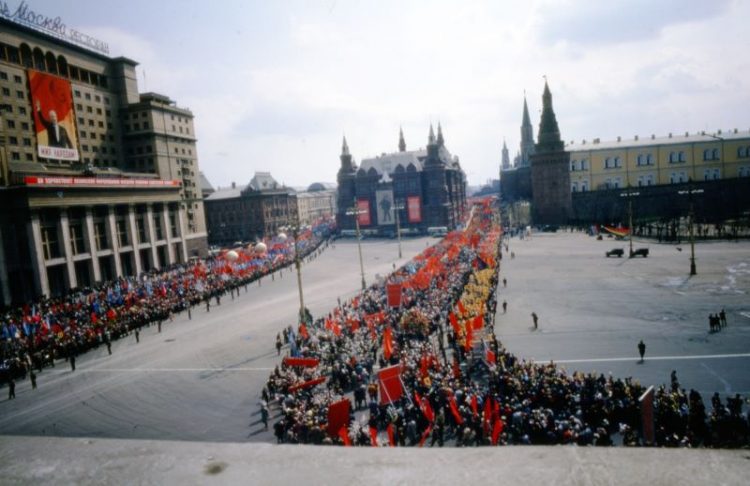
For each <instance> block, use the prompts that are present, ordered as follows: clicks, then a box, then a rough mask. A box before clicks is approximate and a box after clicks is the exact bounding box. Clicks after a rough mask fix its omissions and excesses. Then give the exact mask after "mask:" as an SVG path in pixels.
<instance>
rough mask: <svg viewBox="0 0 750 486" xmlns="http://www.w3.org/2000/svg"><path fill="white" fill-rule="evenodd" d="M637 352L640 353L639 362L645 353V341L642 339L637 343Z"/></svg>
mask: <svg viewBox="0 0 750 486" xmlns="http://www.w3.org/2000/svg"><path fill="white" fill-rule="evenodd" d="M638 354H640V355H641V363H643V356H644V355H645V354H646V343H644V342H643V339H641V342H639V343H638Z"/></svg>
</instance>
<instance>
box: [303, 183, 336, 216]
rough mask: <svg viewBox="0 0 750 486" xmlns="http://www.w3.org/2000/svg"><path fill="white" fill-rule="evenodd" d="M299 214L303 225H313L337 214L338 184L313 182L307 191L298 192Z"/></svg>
mask: <svg viewBox="0 0 750 486" xmlns="http://www.w3.org/2000/svg"><path fill="white" fill-rule="evenodd" d="M296 196H297V213H298V214H299V222H300V224H302V225H312V224H313V223H315V222H316V221H318V220H320V219H321V218H332V217H334V216H335V214H336V184H331V183H327V182H313V183H312V184H310V185H309V186H308V187H307V189H306V190H304V191H297V195H296Z"/></svg>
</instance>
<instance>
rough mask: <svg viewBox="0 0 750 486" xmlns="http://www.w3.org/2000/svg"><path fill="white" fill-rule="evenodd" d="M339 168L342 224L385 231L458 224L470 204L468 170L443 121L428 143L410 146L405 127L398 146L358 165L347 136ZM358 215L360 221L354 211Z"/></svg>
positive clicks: (379, 232) (418, 230)
mask: <svg viewBox="0 0 750 486" xmlns="http://www.w3.org/2000/svg"><path fill="white" fill-rule="evenodd" d="M340 160H341V167H340V168H339V172H338V202H337V206H338V208H337V213H336V221H337V223H338V227H339V229H340V230H345V231H350V230H353V229H355V227H356V222H357V221H358V222H359V226H360V229H361V231H363V232H364V233H371V234H377V235H384V236H392V235H395V233H396V224H397V223H398V224H399V225H400V227H401V229H402V230H405V231H406V232H413V233H423V232H426V231H427V229H428V228H430V227H446V228H448V229H455V228H456V227H458V226H459V225H461V224H462V221H463V218H464V212H465V210H466V175H465V174H464V172H463V170H462V169H461V165H460V164H459V160H458V157H457V156H454V155H452V154H451V153H450V152H449V151H448V149H447V148H446V146H445V140H444V138H443V131H442V127H441V126H440V125H439V124H438V133H437V136H435V132H434V131H433V128H432V126H430V132H429V137H428V139H427V147H426V148H425V149H420V150H413V151H407V150H406V142H405V140H404V135H403V132H400V134H399V144H398V152H393V153H390V154H382V155H380V156H377V157H373V158H368V159H364V160H362V162H361V164H360V165H359V166H357V164H356V163H355V161H354V160H353V158H352V155H351V153H350V152H349V147H348V145H347V143H346V138H344V142H343V147H342V149H341V157H340ZM355 215H356V216H357V221H355V219H354V217H355Z"/></svg>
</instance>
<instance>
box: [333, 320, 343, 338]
mask: <svg viewBox="0 0 750 486" xmlns="http://www.w3.org/2000/svg"><path fill="white" fill-rule="evenodd" d="M331 330H332V331H333V334H335V335H336V337H339V336H341V326H339V324H338V322H334V323H332V324H331Z"/></svg>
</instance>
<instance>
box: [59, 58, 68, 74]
mask: <svg viewBox="0 0 750 486" xmlns="http://www.w3.org/2000/svg"><path fill="white" fill-rule="evenodd" d="M57 72H58V73H59V74H60V76H65V77H66V78H67V77H68V61H67V59H65V58H64V57H63V56H57Z"/></svg>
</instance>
